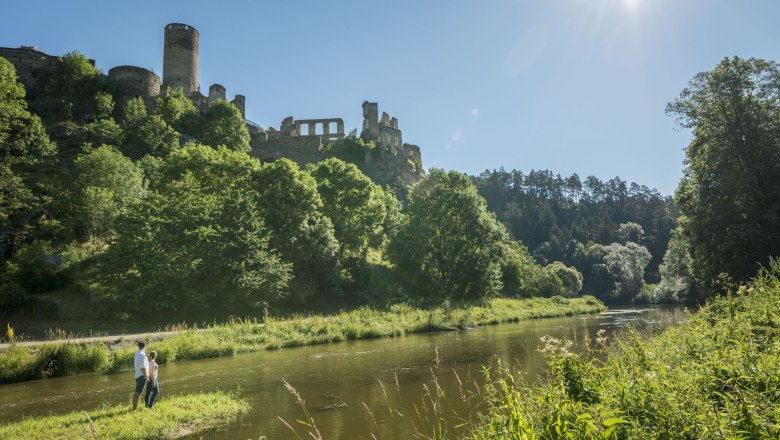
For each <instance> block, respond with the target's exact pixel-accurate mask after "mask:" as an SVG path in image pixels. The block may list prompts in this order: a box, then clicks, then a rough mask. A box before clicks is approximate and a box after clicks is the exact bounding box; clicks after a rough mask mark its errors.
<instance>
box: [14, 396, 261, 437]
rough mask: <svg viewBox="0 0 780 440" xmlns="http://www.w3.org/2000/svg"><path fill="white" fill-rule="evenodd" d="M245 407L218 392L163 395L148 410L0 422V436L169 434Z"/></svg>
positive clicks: (210, 423) (217, 422)
mask: <svg viewBox="0 0 780 440" xmlns="http://www.w3.org/2000/svg"><path fill="white" fill-rule="evenodd" d="M248 409H249V404H247V403H246V402H245V401H243V400H240V399H238V398H237V397H235V396H233V395H230V394H227V393H223V392H213V393H202V394H189V395H179V396H168V397H166V398H165V399H163V400H162V401H160V402H159V403H158V404H156V405H155V406H154V410H153V411H149V410H146V409H141V410H136V411H134V410H132V409H131V407H130V404H129V403H126V404H123V405H118V406H104V407H102V408H96V409H95V410H93V411H89V412H86V413H85V412H82V411H75V412H71V413H68V414H64V415H58V416H44V417H39V418H28V419H25V420H22V421H20V422H15V423H9V424H4V425H0V438H2V439H4V440H17V439H18V440H21V439H33V438H34V439H47V440H48V439H68V440H70V439H74V440H78V439H84V440H93V439H95V438H105V439H117V440H122V439H137V440H143V439H174V438H181V437H186V436H191V435H193V434H197V433H200V432H204V431H208V430H211V429H215V428H219V427H222V426H225V425H226V424H227V423H228V422H230V421H232V420H234V419H235V418H237V417H238V416H239V415H241V414H244V413H246V412H247V411H248Z"/></svg>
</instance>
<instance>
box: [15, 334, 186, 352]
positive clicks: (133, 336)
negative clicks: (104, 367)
mask: <svg viewBox="0 0 780 440" xmlns="http://www.w3.org/2000/svg"><path fill="white" fill-rule="evenodd" d="M176 333H178V332H176V331H170V332H147V333H134V334H130V335H107V336H87V337H82V338H68V339H49V340H33V341H21V342H17V343H16V345H17V346H19V347H35V346H38V345H43V344H50V343H51V344H64V343H66V342H67V343H70V344H85V343H89V342H120V341H125V342H133V341H137V340H139V339H146V338H151V339H161V338H165V337H168V336H173V335H175V334H176ZM10 347H11V344H8V343H5V344H0V351H2V350H5V349H8V348H10Z"/></svg>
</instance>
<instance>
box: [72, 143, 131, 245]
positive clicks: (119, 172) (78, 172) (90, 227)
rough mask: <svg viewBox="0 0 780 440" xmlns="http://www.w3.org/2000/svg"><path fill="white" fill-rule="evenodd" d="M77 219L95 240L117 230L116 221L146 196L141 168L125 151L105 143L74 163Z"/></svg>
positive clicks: (78, 223)
mask: <svg viewBox="0 0 780 440" xmlns="http://www.w3.org/2000/svg"><path fill="white" fill-rule="evenodd" d="M73 165H74V171H75V179H74V187H75V188H74V193H75V194H74V195H75V200H74V202H75V203H74V205H75V207H76V211H77V213H76V221H77V225H80V226H81V227H83V228H84V229H85V231H86V232H87V233H88V235H89V237H91V238H92V239H93V240H97V239H101V238H103V237H105V235H106V234H107V233H108V232H109V231H111V230H112V229H113V225H114V220H115V219H116V218H117V217H118V216H120V215H122V214H124V213H126V212H127V211H128V210H130V209H132V208H133V206H134V205H135V204H137V203H138V202H139V201H140V200H141V198H142V197H143V195H144V192H145V188H144V184H143V174H142V173H141V170H140V169H139V168H138V167H137V166H136V165H135V164H134V163H133V162H132V161H131V160H130V159H129V158H127V157H125V156H123V155H122V153H120V152H118V151H117V150H115V149H114V148H112V147H110V146H108V145H103V146H101V147H99V148H97V149H95V150H93V151H92V152H90V153H87V154H84V155H81V156H79V157H78V158H76V160H75V162H74V164H73Z"/></svg>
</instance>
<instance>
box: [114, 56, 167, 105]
mask: <svg viewBox="0 0 780 440" xmlns="http://www.w3.org/2000/svg"><path fill="white" fill-rule="evenodd" d="M108 90H109V91H110V92H111V94H112V95H113V96H114V101H115V102H116V103H117V107H118V108H123V107H124V106H125V104H127V101H129V100H131V99H133V98H138V97H140V98H142V99H143V100H144V102H145V103H146V105H147V107H148V108H150V109H151V108H152V106H153V105H154V102H155V100H156V98H157V96H159V95H160V77H159V76H157V74H155V73H154V72H152V71H151V70H147V69H144V68H143V67H137V66H117V67H114V68H112V69H111V70H109V71H108Z"/></svg>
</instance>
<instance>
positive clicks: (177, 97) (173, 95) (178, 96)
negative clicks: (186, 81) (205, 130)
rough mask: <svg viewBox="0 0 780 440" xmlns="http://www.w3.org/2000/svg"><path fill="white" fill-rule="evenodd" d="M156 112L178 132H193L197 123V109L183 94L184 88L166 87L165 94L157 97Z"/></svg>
mask: <svg viewBox="0 0 780 440" xmlns="http://www.w3.org/2000/svg"><path fill="white" fill-rule="evenodd" d="M156 114H158V115H160V117H161V118H162V119H163V121H165V123H166V124H168V125H170V126H171V127H173V128H174V129H175V130H176V131H177V132H179V133H190V134H193V133H194V132H195V131H196V126H197V124H198V119H199V115H198V109H197V107H195V104H193V103H192V101H190V100H189V98H187V97H186V96H184V89H182V88H181V87H175V88H172V89H168V91H167V92H166V94H165V96H163V97H160V98H158V99H157V111H156Z"/></svg>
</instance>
